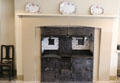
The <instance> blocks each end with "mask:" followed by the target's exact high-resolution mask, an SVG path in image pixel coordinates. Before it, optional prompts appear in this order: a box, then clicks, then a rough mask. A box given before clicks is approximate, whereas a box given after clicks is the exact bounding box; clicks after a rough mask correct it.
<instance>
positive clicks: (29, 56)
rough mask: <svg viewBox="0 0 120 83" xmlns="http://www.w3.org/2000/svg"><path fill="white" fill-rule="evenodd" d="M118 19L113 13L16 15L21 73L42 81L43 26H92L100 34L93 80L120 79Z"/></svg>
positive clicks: (25, 78)
mask: <svg viewBox="0 0 120 83" xmlns="http://www.w3.org/2000/svg"><path fill="white" fill-rule="evenodd" d="M118 22H119V19H118V16H113V15H98V16H94V15H61V14H28V13H18V14H16V56H17V57H16V58H17V74H18V76H19V75H24V80H25V81H36V80H37V81H39V80H40V37H41V36H40V26H88V27H95V34H96V35H95V47H94V48H95V51H94V76H93V77H94V78H93V81H98V80H99V81H108V80H110V79H111V77H114V78H116V77H117V52H116V50H117V49H116V47H117V33H118V32H117V31H118ZM99 30H100V31H99Z"/></svg>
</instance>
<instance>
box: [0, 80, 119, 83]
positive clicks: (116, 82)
mask: <svg viewBox="0 0 120 83" xmlns="http://www.w3.org/2000/svg"><path fill="white" fill-rule="evenodd" d="M0 83H40V82H38V81H37V82H36V81H0ZM44 83H48V82H44ZM49 83H54V82H49ZM56 83H57V82H56ZM58 83H61V82H58ZM62 83H91V82H62ZM93 83H120V80H119V81H99V82H93Z"/></svg>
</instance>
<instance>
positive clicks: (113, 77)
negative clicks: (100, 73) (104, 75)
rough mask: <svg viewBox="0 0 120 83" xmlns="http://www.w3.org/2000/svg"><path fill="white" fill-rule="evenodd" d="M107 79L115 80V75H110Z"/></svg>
mask: <svg viewBox="0 0 120 83" xmlns="http://www.w3.org/2000/svg"><path fill="white" fill-rule="evenodd" d="M109 79H110V80H114V81H115V80H117V76H110V77H109Z"/></svg>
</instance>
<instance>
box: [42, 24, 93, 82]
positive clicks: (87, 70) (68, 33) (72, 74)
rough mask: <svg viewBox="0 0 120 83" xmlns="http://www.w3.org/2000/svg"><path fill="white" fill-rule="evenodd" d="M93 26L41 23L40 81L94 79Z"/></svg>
mask: <svg viewBox="0 0 120 83" xmlns="http://www.w3.org/2000/svg"><path fill="white" fill-rule="evenodd" d="M93 51H94V28H90V27H50V26H44V27H41V81H42V82H61V83H62V82H80V81H92V80H93V56H94V54H93Z"/></svg>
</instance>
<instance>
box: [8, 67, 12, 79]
mask: <svg viewBox="0 0 120 83" xmlns="http://www.w3.org/2000/svg"><path fill="white" fill-rule="evenodd" d="M9 68H10V69H9V81H11V78H12V67H11V66H10V67H9Z"/></svg>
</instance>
